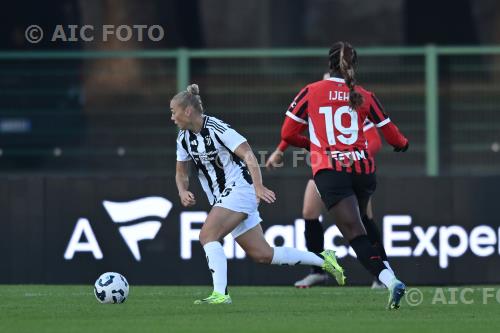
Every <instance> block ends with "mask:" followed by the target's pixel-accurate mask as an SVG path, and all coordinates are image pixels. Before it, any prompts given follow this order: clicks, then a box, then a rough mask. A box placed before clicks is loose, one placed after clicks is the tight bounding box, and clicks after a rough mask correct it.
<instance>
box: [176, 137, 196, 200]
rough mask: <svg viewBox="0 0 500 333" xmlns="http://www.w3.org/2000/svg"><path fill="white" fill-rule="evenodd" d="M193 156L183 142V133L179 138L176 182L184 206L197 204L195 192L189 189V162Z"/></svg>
mask: <svg viewBox="0 0 500 333" xmlns="http://www.w3.org/2000/svg"><path fill="white" fill-rule="evenodd" d="M180 134H182V133H180ZM190 163H191V157H190V156H189V153H188V152H187V151H186V148H185V147H184V146H183V144H182V137H181V135H180V136H179V138H177V164H176V166H175V184H176V185H177V190H178V191H179V198H180V200H181V204H182V205H183V206H184V207H189V206H193V205H194V204H196V199H195V197H194V194H193V193H191V192H190V191H189V190H188V189H189V164H190Z"/></svg>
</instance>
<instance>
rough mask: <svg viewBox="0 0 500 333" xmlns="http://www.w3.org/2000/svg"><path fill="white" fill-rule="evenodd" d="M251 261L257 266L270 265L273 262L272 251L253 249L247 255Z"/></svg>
mask: <svg viewBox="0 0 500 333" xmlns="http://www.w3.org/2000/svg"><path fill="white" fill-rule="evenodd" d="M247 254H248V256H249V257H250V258H252V260H253V261H254V262H256V263H258V264H270V263H271V261H272V260H273V250H272V249H271V248H269V249H255V250H252V251H250V253H247Z"/></svg>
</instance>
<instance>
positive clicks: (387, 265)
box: [384, 260, 394, 274]
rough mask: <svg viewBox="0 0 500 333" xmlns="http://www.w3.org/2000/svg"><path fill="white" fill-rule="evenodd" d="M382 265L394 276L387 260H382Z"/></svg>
mask: <svg viewBox="0 0 500 333" xmlns="http://www.w3.org/2000/svg"><path fill="white" fill-rule="evenodd" d="M384 265H385V267H387V269H388V270H390V271H391V272H392V274H394V271H393V270H392V268H391V265H389V262H388V261H387V260H384Z"/></svg>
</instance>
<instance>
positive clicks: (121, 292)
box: [94, 272, 128, 304]
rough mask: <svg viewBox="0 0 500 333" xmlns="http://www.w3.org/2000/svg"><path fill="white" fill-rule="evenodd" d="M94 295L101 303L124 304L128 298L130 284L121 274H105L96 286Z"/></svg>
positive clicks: (100, 277)
mask: <svg viewBox="0 0 500 333" xmlns="http://www.w3.org/2000/svg"><path fill="white" fill-rule="evenodd" d="M94 294H95V297H96V298H97V300H98V301H99V302H100V303H104V304H107V303H115V304H116V303H123V302H125V300H126V299H127V297H128V282H127V280H126V279H125V277H124V276H123V275H121V274H120V273H115V272H107V273H104V274H102V275H101V276H99V278H98V279H97V281H96V282H95V284H94Z"/></svg>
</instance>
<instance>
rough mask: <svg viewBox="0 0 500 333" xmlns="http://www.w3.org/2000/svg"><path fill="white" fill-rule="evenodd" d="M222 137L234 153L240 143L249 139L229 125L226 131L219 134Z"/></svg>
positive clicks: (223, 141)
mask: <svg viewBox="0 0 500 333" xmlns="http://www.w3.org/2000/svg"><path fill="white" fill-rule="evenodd" d="M218 135H219V137H220V139H221V140H222V143H224V145H225V146H226V147H227V148H228V149H229V150H231V151H232V152H233V153H234V151H235V150H236V148H238V146H239V145H241V144H242V143H243V142H246V141H247V139H245V137H244V136H243V135H241V134H240V133H238V132H236V131H235V130H234V129H232V128H231V127H227V128H226V129H225V130H224V132H222V133H221V134H218Z"/></svg>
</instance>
